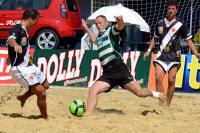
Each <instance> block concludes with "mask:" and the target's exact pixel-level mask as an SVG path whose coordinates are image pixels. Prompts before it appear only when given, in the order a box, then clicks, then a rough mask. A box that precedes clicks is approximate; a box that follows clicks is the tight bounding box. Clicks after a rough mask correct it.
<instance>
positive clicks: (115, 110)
mask: <svg viewBox="0 0 200 133" xmlns="http://www.w3.org/2000/svg"><path fill="white" fill-rule="evenodd" d="M95 110H96V111H97V112H100V113H105V114H108V113H109V114H110V113H111V114H119V115H125V113H124V112H122V111H121V110H117V109H101V108H96V109H95Z"/></svg>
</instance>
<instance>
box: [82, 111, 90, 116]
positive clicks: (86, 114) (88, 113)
mask: <svg viewBox="0 0 200 133" xmlns="http://www.w3.org/2000/svg"><path fill="white" fill-rule="evenodd" d="M90 115H92V112H89V111H86V112H85V113H84V115H83V116H90Z"/></svg>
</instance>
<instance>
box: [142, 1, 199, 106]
mask: <svg viewBox="0 0 200 133" xmlns="http://www.w3.org/2000/svg"><path fill="white" fill-rule="evenodd" d="M177 11H178V3H177V2H176V1H174V0H170V1H169V2H168V7H167V17H166V18H164V19H162V20H160V21H159V22H158V23H157V24H156V26H155V33H154V36H153V38H152V40H151V42H150V46H149V49H148V50H147V52H146V53H145V54H144V60H146V58H147V57H148V55H149V54H150V52H151V50H152V48H153V47H154V46H155V43H156V42H158V43H159V50H158V53H157V55H156V58H155V60H154V66H155V77H156V88H157V91H159V92H164V87H163V83H162V82H163V78H164V76H165V74H166V73H168V89H167V100H166V101H165V102H164V101H161V100H159V105H160V106H167V107H169V106H170V103H171V100H172V97H173V95H174V91H175V79H176V73H177V71H178V70H179V68H180V57H181V44H180V39H181V38H182V39H185V40H186V42H187V44H188V46H189V48H190V49H191V51H192V53H193V54H194V55H196V57H197V58H198V59H200V54H199V53H198V52H197V50H196V49H195V46H194V44H193V42H192V40H191V38H192V36H191V35H190V34H188V30H187V27H186V25H185V24H184V23H183V22H182V21H180V20H179V19H178V18H177V17H176V14H177Z"/></svg>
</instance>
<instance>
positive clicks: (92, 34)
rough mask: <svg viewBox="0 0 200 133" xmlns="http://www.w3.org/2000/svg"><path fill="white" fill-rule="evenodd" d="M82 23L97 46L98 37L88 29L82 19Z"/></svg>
mask: <svg viewBox="0 0 200 133" xmlns="http://www.w3.org/2000/svg"><path fill="white" fill-rule="evenodd" d="M81 22H82V27H83V29H84V30H85V32H87V34H88V36H89V38H90V40H91V41H92V43H93V44H96V41H97V36H96V35H95V34H94V33H93V32H92V31H91V30H90V29H89V28H88V26H87V24H86V22H85V20H83V19H81Z"/></svg>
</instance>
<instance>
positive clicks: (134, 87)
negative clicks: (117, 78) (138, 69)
mask: <svg viewBox="0 0 200 133" xmlns="http://www.w3.org/2000/svg"><path fill="white" fill-rule="evenodd" d="M123 87H124V88H125V89H127V90H129V91H130V92H132V93H134V94H135V95H136V96H138V97H148V96H153V97H156V98H159V99H160V100H162V101H166V99H167V97H166V95H165V94H164V93H161V92H155V91H150V90H149V89H147V88H142V87H141V86H140V84H139V83H138V82H137V81H131V82H129V83H126V84H124V85H123Z"/></svg>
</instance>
